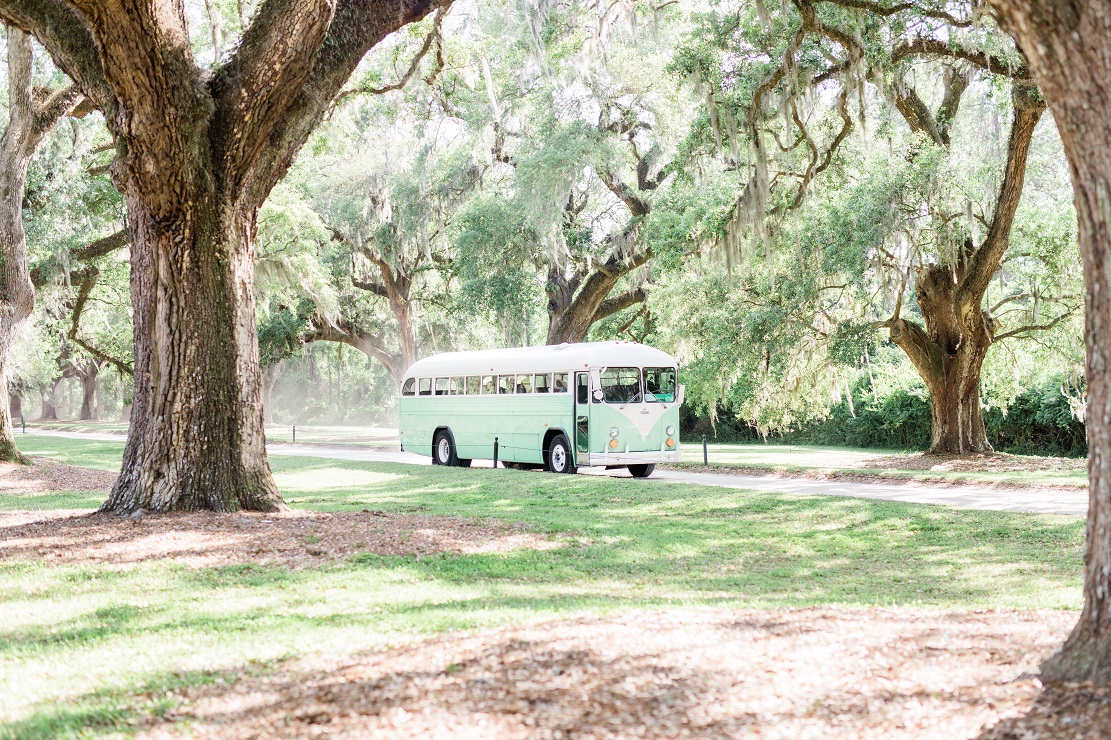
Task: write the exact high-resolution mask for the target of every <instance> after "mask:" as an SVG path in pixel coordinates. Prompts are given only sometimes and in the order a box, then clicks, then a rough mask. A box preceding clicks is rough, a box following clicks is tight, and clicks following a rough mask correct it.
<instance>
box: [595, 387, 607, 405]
mask: <svg viewBox="0 0 1111 740" xmlns="http://www.w3.org/2000/svg"><path fill="white" fill-rule="evenodd" d="M594 400H595V401H597V402H598V403H601V402H602V401H604V400H606V394H605V393H602V389H601V388H595V389H594Z"/></svg>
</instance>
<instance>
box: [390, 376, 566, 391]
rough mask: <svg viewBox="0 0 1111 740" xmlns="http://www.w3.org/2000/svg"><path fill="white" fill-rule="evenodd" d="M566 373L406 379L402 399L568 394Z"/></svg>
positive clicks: (402, 388)
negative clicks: (513, 394) (406, 397)
mask: <svg viewBox="0 0 1111 740" xmlns="http://www.w3.org/2000/svg"><path fill="white" fill-rule="evenodd" d="M567 392H568V386H567V373H514V374H513V375H466V376H455V377H448V378H409V379H408V380H406V381H405V383H404V384H403V385H402V386H401V395H403V396H478V395H508V394H510V393H567Z"/></svg>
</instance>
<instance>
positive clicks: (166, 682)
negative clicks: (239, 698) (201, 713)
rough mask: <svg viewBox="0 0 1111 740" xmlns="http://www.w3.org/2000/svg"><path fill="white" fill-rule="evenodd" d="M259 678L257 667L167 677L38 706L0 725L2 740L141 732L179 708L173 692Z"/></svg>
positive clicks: (29, 739) (177, 674) (157, 677)
mask: <svg viewBox="0 0 1111 740" xmlns="http://www.w3.org/2000/svg"><path fill="white" fill-rule="evenodd" d="M253 673H257V669H255V668H254V667H253V666H250V665H248V666H244V667H241V668H239V669H237V671H235V672H230V673H229V672H227V671H188V672H177V671H175V672H167V673H163V674H160V675H158V676H155V677H152V678H149V679H148V680H146V681H144V682H142V683H139V684H135V685H132V686H128V687H126V688H110V689H100V690H97V691H94V692H91V693H88V694H85V695H83V696H80V697H77V698H75V699H73V700H70V701H66V702H62V703H53V702H52V703H49V704H44V705H40V706H39V707H37V708H36V709H35V710H34V711H33V712H32V713H31V714H30V715H28V716H27V717H25V718H23V719H21V720H16V721H10V722H0V738H4V740H41V739H42V738H60V737H89V736H91V735H99V734H119V733H122V734H126V735H131V734H134V733H135V732H137V731H138V730H139V729H140V727H141V725H142V724H147V725H150V724H152V723H154V722H162V721H165V720H166V719H167V714H168V713H169V712H170V711H171V710H172V709H173V708H174V707H176V706H177V700H176V699H175V698H174V694H175V692H180V691H182V690H183V689H187V688H190V687H198V686H204V685H206V684H211V683H215V682H219V681H225V682H228V683H233V682H234V680H235V676H236V675H237V674H242V675H250V674H253Z"/></svg>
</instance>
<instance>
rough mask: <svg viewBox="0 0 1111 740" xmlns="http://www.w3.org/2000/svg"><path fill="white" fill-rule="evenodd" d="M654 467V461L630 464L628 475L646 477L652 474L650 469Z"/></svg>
mask: <svg viewBox="0 0 1111 740" xmlns="http://www.w3.org/2000/svg"><path fill="white" fill-rule="evenodd" d="M655 469H656V464H655V463H648V464H646V465H630V466H629V475H631V476H633V477H634V478H647V477H648V476H650V475H652V471H654V470H655Z"/></svg>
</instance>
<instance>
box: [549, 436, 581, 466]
mask: <svg viewBox="0 0 1111 740" xmlns="http://www.w3.org/2000/svg"><path fill="white" fill-rule="evenodd" d="M548 470H550V471H551V472H553V473H574V472H575V457H574V454H573V452H572V450H571V443H570V442H569V441H568V440H567V435H566V434H558V435H556V436H555V437H554V438H553V439H552V443H551V444H550V445H549V446H548Z"/></svg>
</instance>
